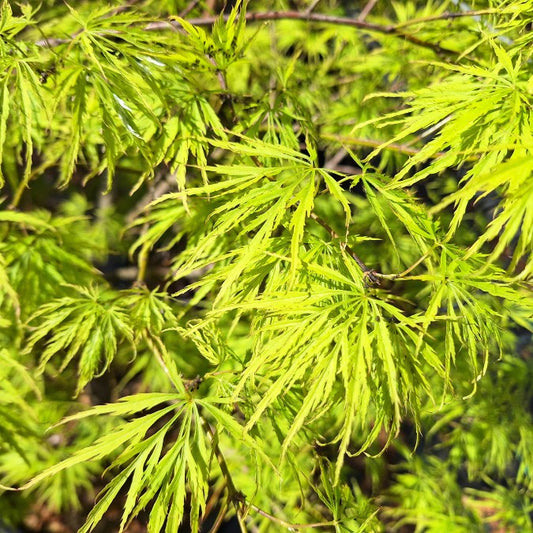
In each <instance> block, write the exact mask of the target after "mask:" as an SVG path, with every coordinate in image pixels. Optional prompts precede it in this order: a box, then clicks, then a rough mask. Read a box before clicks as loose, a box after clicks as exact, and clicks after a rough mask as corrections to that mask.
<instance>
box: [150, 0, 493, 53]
mask: <svg viewBox="0 0 533 533" xmlns="http://www.w3.org/2000/svg"><path fill="white" fill-rule="evenodd" d="M490 13H494V10H490V9H485V10H479V11H463V12H460V13H449V12H446V13H441V14H440V15H436V16H434V17H425V18H419V19H412V20H410V21H407V22H404V23H400V24H388V25H383V24H376V23H373V22H368V21H366V20H364V19H362V18H350V17H339V16H335V15H325V14H322V13H310V12H307V11H304V12H300V11H265V12H256V13H254V12H250V13H245V15H244V18H245V20H246V21H247V22H266V21H273V20H302V21H307V22H322V23H327V24H337V25H342V26H352V27H354V28H359V29H362V30H367V31H372V32H377V33H382V34H385V35H392V36H396V37H400V38H403V39H405V40H406V41H408V42H410V43H411V44H414V45H416V46H420V47H423V48H428V49H430V50H432V51H433V52H435V53H436V54H438V55H444V56H449V55H453V56H456V55H457V54H458V53H459V52H458V51H456V50H452V49H450V48H446V47H444V46H441V45H439V44H436V43H432V42H430V41H425V40H423V39H420V38H418V37H416V36H415V35H412V34H410V33H406V32H405V31H404V30H403V28H405V27H407V26H412V25H415V24H418V23H420V24H422V23H425V22H431V21H436V20H449V19H455V18H466V17H479V16H481V15H487V14H490ZM228 16H229V15H224V20H227V18H228ZM218 19H219V17H214V16H209V17H199V18H190V19H187V22H189V23H190V24H192V25H194V26H211V25H212V24H214V23H215V22H216V21H217V20H218ZM169 26H172V27H174V28H179V27H180V25H179V22H177V21H170V22H153V23H151V24H148V25H147V26H146V27H145V29H146V30H160V29H164V28H165V27H167V28H168V27H169Z"/></svg>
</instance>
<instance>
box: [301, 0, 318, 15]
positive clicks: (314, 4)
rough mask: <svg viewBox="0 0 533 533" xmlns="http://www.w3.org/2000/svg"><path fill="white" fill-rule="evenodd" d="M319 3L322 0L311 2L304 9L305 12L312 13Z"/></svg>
mask: <svg viewBox="0 0 533 533" xmlns="http://www.w3.org/2000/svg"><path fill="white" fill-rule="evenodd" d="M318 4H320V0H315V1H314V2H313V3H311V4H309V7H308V8H307V9H306V10H305V11H304V13H306V14H309V13H311V12H312V11H313V10H314V9H315V7H316V6H317V5H318Z"/></svg>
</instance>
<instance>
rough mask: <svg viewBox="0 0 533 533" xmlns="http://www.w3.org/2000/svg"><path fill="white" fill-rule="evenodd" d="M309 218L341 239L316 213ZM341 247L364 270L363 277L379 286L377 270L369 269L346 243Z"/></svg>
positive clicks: (333, 236)
mask: <svg viewBox="0 0 533 533" xmlns="http://www.w3.org/2000/svg"><path fill="white" fill-rule="evenodd" d="M309 216H310V217H311V218H312V219H313V220H314V221H316V222H318V224H320V225H321V226H322V227H323V228H324V229H325V230H326V231H327V232H328V233H329V234H330V236H331V238H332V239H340V236H339V234H338V233H337V232H336V231H335V230H334V229H333V228H332V227H331V226H330V225H329V224H328V223H327V222H326V221H325V220H323V219H322V218H320V217H319V216H318V215H317V214H316V213H315V212H314V211H311V213H310V215H309ZM341 246H342V248H343V249H344V250H346V251H347V252H348V253H349V254H350V255H351V256H352V258H353V260H354V261H355V262H356V263H357V266H358V267H359V268H360V269H361V270H362V272H363V276H365V277H367V278H368V279H369V280H370V281H371V282H372V283H374V284H375V285H379V274H378V273H377V272H376V271H375V270H373V269H371V268H368V267H367V266H366V265H365V263H363V261H361V259H360V258H359V256H358V255H357V254H356V253H355V252H354V250H353V249H352V248H351V247H350V246H349V245H348V244H347V243H346V242H343V243H342V245H341Z"/></svg>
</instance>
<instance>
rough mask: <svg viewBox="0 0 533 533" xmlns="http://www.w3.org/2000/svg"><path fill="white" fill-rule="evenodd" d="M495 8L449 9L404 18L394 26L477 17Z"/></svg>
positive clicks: (489, 13)
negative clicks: (450, 10) (457, 11)
mask: <svg viewBox="0 0 533 533" xmlns="http://www.w3.org/2000/svg"><path fill="white" fill-rule="evenodd" d="M497 13H498V10H497V9H480V10H478V11H461V12H460V13H455V12H453V13H450V12H449V11H446V12H444V13H441V14H440V15H432V16H430V17H420V18H417V19H411V20H406V21H405V22H400V23H398V24H396V28H398V29H402V28H407V27H408V26H414V25H416V24H424V23H426V22H434V21H436V20H452V19H458V18H466V17H472V18H477V17H480V16H481V15H494V14H497Z"/></svg>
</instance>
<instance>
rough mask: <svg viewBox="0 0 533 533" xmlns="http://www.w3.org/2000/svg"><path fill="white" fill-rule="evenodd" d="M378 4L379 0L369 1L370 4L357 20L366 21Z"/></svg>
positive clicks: (367, 4)
mask: <svg viewBox="0 0 533 533" xmlns="http://www.w3.org/2000/svg"><path fill="white" fill-rule="evenodd" d="M377 3H378V0H368V2H367V3H366V6H365V7H364V8H363V10H362V11H361V13H359V16H358V17H357V20H360V21H363V20H365V19H366V17H367V16H368V14H369V13H370V12H371V11H372V9H373V8H374V6H375V5H376V4H377Z"/></svg>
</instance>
